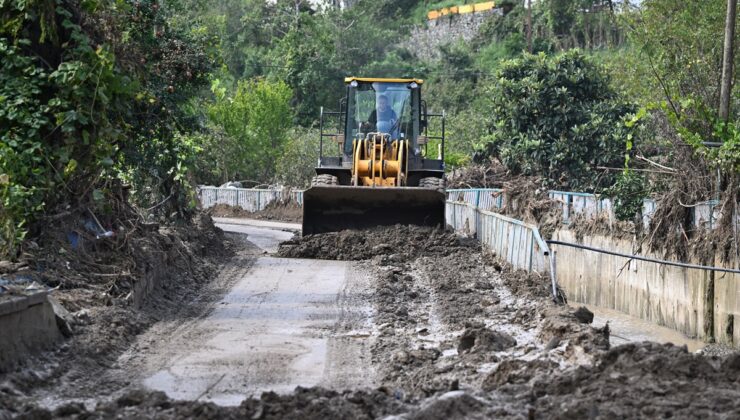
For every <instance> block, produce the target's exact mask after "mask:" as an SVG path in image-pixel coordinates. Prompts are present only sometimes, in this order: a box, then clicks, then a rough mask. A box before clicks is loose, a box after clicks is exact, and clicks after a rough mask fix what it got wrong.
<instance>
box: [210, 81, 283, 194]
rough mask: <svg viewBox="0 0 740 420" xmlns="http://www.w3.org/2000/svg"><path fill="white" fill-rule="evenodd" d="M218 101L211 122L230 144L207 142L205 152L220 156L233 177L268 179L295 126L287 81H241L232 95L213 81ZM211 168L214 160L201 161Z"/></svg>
mask: <svg viewBox="0 0 740 420" xmlns="http://www.w3.org/2000/svg"><path fill="white" fill-rule="evenodd" d="M213 91H214V93H215V95H216V101H215V102H214V103H213V104H212V105H211V106H210V107H209V109H208V115H209V118H210V120H211V122H212V123H213V124H214V125H215V126H216V127H217V129H218V131H220V132H222V133H223V134H224V135H225V137H227V138H228V140H227V141H228V142H230V144H228V145H226V146H222V145H220V144H219V143H220V142H218V141H216V142H211V143H207V144H206V145H207V146H209V147H215V148H216V150H215V151H214V150H213V149H210V150H207V152H206V154H207V155H211V156H213V155H214V154H217V155H220V156H221V158H222V159H223V161H224V164H225V166H226V167H227V168H230V170H228V171H227V172H225V174H226V175H227V176H230V177H233V179H242V180H252V181H258V182H268V181H270V180H271V179H272V178H273V177H274V175H275V163H276V161H277V158H278V156H279V155H280V153H281V152H282V150H283V147H284V145H285V142H286V141H287V139H288V137H287V133H288V129H289V128H290V127H291V126H292V121H293V110H292V109H291V107H290V100H291V97H292V91H291V89H290V88H289V87H288V85H287V84H286V83H284V82H270V81H267V80H265V79H253V80H245V81H240V82H238V84H237V87H236V90H235V92H234V93H233V95H228V94H227V92H226V89H225V88H223V87H221V86H220V84H219V82H218V81H216V82H214V85H213ZM201 165H202V166H205V167H208V166H210V165H212V162H208V161H203V160H201Z"/></svg>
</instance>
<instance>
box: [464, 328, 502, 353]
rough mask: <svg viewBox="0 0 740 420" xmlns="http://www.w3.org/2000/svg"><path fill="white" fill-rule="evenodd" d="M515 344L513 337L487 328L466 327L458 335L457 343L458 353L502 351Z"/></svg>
mask: <svg viewBox="0 0 740 420" xmlns="http://www.w3.org/2000/svg"><path fill="white" fill-rule="evenodd" d="M514 346H516V340H515V339H514V337H512V336H510V335H509V334H506V333H504V332H500V331H492V330H489V329H488V328H468V329H466V330H465V331H464V332H463V334H462V335H461V336H460V340H459V342H458V345H457V352H458V353H459V354H462V353H465V352H470V353H476V352H491V351H503V350H506V349H508V348H511V347H514Z"/></svg>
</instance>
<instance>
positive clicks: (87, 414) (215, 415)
mask: <svg viewBox="0 0 740 420" xmlns="http://www.w3.org/2000/svg"><path fill="white" fill-rule="evenodd" d="M0 407H1V404H0ZM405 409H406V405H405V404H403V403H401V402H400V401H398V400H397V399H396V398H394V397H393V396H392V395H389V394H388V393H387V392H386V391H385V390H382V389H380V390H374V391H373V390H368V391H346V392H342V393H339V392H335V391H328V390H325V389H322V388H301V387H299V388H296V390H295V391H294V392H293V393H292V394H290V395H278V394H276V393H274V392H266V393H264V394H262V397H261V398H259V399H247V400H244V402H242V404H241V405H239V406H237V407H222V406H218V405H216V404H213V403H209V402H198V401H176V400H172V399H170V398H168V397H167V396H166V395H165V394H164V393H163V392H158V391H144V390H134V391H130V392H128V393H126V394H125V395H123V396H122V397H120V398H118V399H116V400H115V401H112V402H107V403H100V404H98V405H97V406H96V407H95V409H93V410H87V409H86V408H85V406H84V405H83V404H80V403H69V404H65V405H63V406H60V407H58V408H57V409H55V410H53V411H49V410H45V409H39V408H36V407H34V406H28V407H23V408H20V409H18V410H17V411H15V414H20V415H21V416H22V417H25V418H52V417H53V418H130V419H136V418H158V419H182V418H199V419H245V418H246V419H249V418H253V419H284V418H292V419H295V418H301V419H305V420H312V419H316V420H319V419H320V420H323V419H330V418H342V419H348V418H352V419H374V418H378V417H384V416H387V415H391V414H397V413H399V412H403V411H405Z"/></svg>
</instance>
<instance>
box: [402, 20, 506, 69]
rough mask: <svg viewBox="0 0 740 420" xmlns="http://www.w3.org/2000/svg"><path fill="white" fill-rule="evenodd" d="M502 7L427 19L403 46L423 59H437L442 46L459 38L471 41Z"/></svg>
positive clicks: (414, 30) (416, 28)
mask: <svg viewBox="0 0 740 420" xmlns="http://www.w3.org/2000/svg"><path fill="white" fill-rule="evenodd" d="M501 13H502V12H501V10H500V9H494V10H491V11H484V12H476V13H467V14H454V15H447V16H442V17H440V18H438V19H435V20H430V21H427V23H426V24H425V25H420V26H416V27H414V29H412V31H411V34H410V36H409V39H408V40H406V41H404V42H403V43H401V46H402V47H404V48H406V49H408V50H409V51H411V52H413V53H414V54H415V55H416V56H417V57H418V58H420V59H423V60H436V59H438V58H439V57H440V52H439V51H440V50H439V49H440V47H441V46H443V45H446V44H451V43H454V42H457V41H459V40H463V41H470V40H472V39H473V38H474V37H475V36H476V35H477V34H478V30H479V29H480V26H481V24H483V22H485V21H486V20H488V19H489V18H490V17H491V16H492V15H494V14H496V15H500V14H501Z"/></svg>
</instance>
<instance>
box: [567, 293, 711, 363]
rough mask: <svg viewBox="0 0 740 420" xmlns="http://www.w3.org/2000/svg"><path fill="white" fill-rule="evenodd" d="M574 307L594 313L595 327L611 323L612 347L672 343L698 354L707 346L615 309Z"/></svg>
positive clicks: (588, 306)
mask: <svg viewBox="0 0 740 420" xmlns="http://www.w3.org/2000/svg"><path fill="white" fill-rule="evenodd" d="M571 306H572V307H574V308H577V307H580V306H585V307H586V308H588V310H590V311H591V312H593V313H594V323H593V326H594V327H597V328H601V327H603V326H604V324H606V322H607V321H608V322H609V330H610V333H611V334H610V338H609V342H610V343H611V345H612V346H618V345H620V344H626V343H630V342H641V341H655V342H658V343H671V344H675V345H677V346H683V345H685V346H686V347H688V349H689V351H690V352H696V351H698V350H701V349H702V348H704V347H705V346H706V343H704V342H703V341H700V340H695V339H692V338H689V337H687V336H685V335H684V334H682V333H680V332H678V331H675V330H672V329H670V328H667V327H662V326H660V325H656V324H653V323H652V322H649V321H645V320H643V319H640V318H636V317H633V316H630V315H627V314H625V313H622V312H619V311H615V310H613V309H605V308H601V307H598V306H593V305H585V304H581V303H575V302H574V303H572V304H571Z"/></svg>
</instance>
